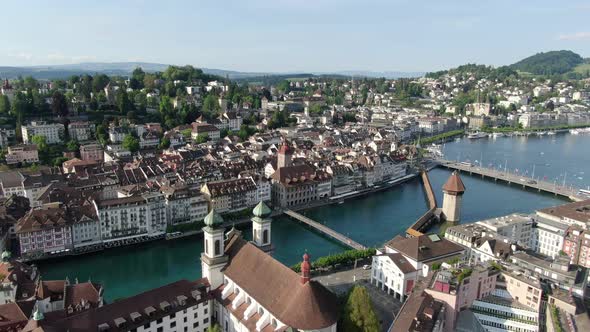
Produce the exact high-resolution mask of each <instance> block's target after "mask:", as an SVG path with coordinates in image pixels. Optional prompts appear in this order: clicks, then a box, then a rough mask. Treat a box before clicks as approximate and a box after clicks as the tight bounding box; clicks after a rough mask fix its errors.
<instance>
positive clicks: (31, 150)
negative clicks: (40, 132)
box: [5, 144, 39, 165]
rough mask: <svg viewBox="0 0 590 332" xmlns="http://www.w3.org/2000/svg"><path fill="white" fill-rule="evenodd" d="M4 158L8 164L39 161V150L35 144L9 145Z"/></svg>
mask: <svg viewBox="0 0 590 332" xmlns="http://www.w3.org/2000/svg"><path fill="white" fill-rule="evenodd" d="M5 159H6V163H7V164H8V165H14V164H18V163H27V164H29V163H36V162H39V152H38V151H37V146H36V145H35V144H21V145H15V146H9V147H8V152H7V153H6V156H5Z"/></svg>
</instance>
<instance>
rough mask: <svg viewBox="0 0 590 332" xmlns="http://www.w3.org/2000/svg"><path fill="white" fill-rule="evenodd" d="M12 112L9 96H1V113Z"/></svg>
mask: <svg viewBox="0 0 590 332" xmlns="http://www.w3.org/2000/svg"><path fill="white" fill-rule="evenodd" d="M9 112H10V100H9V99H8V96H6V95H1V96H0V114H8V113H9Z"/></svg>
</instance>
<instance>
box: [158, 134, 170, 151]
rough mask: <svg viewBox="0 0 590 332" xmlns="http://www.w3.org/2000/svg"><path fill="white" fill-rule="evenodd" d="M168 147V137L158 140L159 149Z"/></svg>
mask: <svg viewBox="0 0 590 332" xmlns="http://www.w3.org/2000/svg"><path fill="white" fill-rule="evenodd" d="M169 147H170V139H169V138H168V137H164V138H162V141H161V142H160V149H162V150H163V149H168V148H169Z"/></svg>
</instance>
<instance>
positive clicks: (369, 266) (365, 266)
mask: <svg viewBox="0 0 590 332" xmlns="http://www.w3.org/2000/svg"><path fill="white" fill-rule="evenodd" d="M370 269H371V265H366V264H365V265H363V270H370Z"/></svg>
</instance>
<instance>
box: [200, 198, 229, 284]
mask: <svg viewBox="0 0 590 332" xmlns="http://www.w3.org/2000/svg"><path fill="white" fill-rule="evenodd" d="M204 222H205V227H203V238H204V240H205V243H204V245H205V251H204V252H203V253H201V267H202V271H203V272H202V275H203V277H204V278H207V279H208V280H209V283H210V284H211V289H214V288H217V287H218V286H220V285H221V284H223V273H222V272H221V269H222V268H223V267H224V266H225V263H227V255H225V242H224V240H225V237H224V228H223V227H221V224H223V218H221V216H220V215H219V214H217V212H215V209H212V210H211V212H209V214H208V215H207V216H206V217H205V220H204Z"/></svg>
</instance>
